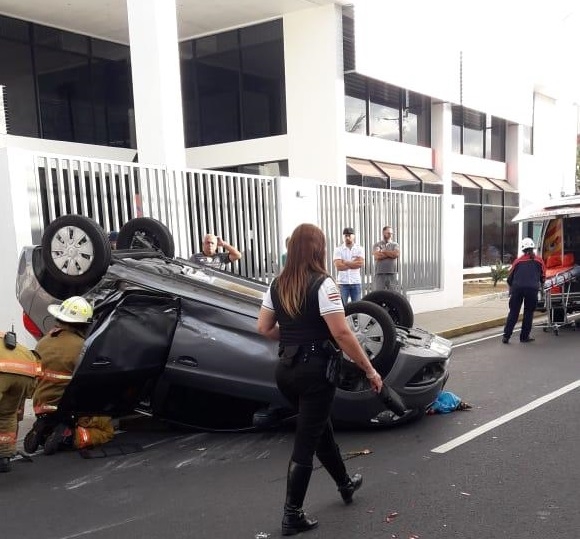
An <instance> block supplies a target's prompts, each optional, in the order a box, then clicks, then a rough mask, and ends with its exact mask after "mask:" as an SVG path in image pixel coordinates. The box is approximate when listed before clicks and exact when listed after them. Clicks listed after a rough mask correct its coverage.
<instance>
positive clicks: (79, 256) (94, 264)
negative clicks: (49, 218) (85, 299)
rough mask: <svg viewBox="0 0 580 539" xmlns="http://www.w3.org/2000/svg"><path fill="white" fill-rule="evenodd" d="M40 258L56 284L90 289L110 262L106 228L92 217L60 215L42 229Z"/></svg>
mask: <svg viewBox="0 0 580 539" xmlns="http://www.w3.org/2000/svg"><path fill="white" fill-rule="evenodd" d="M42 260H43V262H44V266H45V268H46V271H47V272H48V273H49V274H50V276H51V277H52V278H53V279H54V280H55V281H56V282H57V283H59V284H62V285H65V286H68V287H81V288H82V287H86V288H90V287H92V286H94V285H95V284H97V283H98V282H99V281H100V280H101V278H102V276H103V275H104V274H105V272H106V271H107V268H108V267H109V264H110V263H111V245H110V243H109V239H108V238H107V235H106V234H105V231H104V230H103V229H102V228H101V227H100V225H99V224H98V223H96V222H95V221H93V220H92V219H90V218H88V217H84V216H82V215H63V216H61V217H57V218H56V219H55V220H54V221H53V222H52V223H50V225H48V226H47V227H46V229H45V230H44V233H43V235H42Z"/></svg>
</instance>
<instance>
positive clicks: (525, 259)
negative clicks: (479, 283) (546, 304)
mask: <svg viewBox="0 0 580 539" xmlns="http://www.w3.org/2000/svg"><path fill="white" fill-rule="evenodd" d="M534 247H535V245H534V240H532V238H524V239H523V240H522V251H523V253H524V254H523V255H522V256H520V257H519V258H516V259H515V260H514V262H513V264H512V267H511V270H510V273H509V275H508V278H507V284H508V285H509V287H510V302H509V308H510V312H509V314H508V317H507V320H506V322H505V327H504V329H503V337H502V340H501V342H503V343H504V344H508V343H509V340H510V337H511V336H512V332H513V330H514V326H515V325H516V322H517V321H518V317H519V316H520V309H521V307H522V303H523V304H524V316H523V319H522V331H521V332H520V342H524V343H525V342H532V341H533V340H535V339H534V338H533V337H530V331H531V330H532V322H533V319H534V310H535V309H536V305H537V304H538V291H539V290H540V286H542V284H543V282H544V280H545V277H546V269H545V267H544V261H543V260H542V258H541V257H539V256H536V255H535V254H534Z"/></svg>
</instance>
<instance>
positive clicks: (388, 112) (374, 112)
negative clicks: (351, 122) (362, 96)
mask: <svg viewBox="0 0 580 539" xmlns="http://www.w3.org/2000/svg"><path fill="white" fill-rule="evenodd" d="M369 101H370V126H369V128H370V133H369V134H370V135H371V136H372V137H379V138H383V139H386V140H394V141H400V139H401V137H400V122H401V112H402V110H401V89H400V88H398V87H396V86H392V85H390V84H384V83H381V82H375V81H369Z"/></svg>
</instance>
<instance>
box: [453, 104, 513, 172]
mask: <svg viewBox="0 0 580 539" xmlns="http://www.w3.org/2000/svg"><path fill="white" fill-rule="evenodd" d="M451 111H452V115H451V116H452V149H453V151H454V152H456V153H462V154H465V155H471V156H473V157H481V158H485V159H493V160H495V161H502V162H505V141H506V121H505V120H502V119H501V118H496V117H495V116H491V115H489V114H484V113H483V112H478V111H476V110H471V109H467V108H465V107H461V106H460V105H453V107H452V109H451Z"/></svg>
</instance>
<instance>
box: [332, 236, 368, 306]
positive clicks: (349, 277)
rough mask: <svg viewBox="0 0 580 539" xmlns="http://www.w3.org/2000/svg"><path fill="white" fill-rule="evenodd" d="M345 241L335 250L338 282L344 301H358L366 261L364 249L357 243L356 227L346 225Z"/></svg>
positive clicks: (345, 302) (334, 257)
mask: <svg viewBox="0 0 580 539" xmlns="http://www.w3.org/2000/svg"><path fill="white" fill-rule="evenodd" d="M342 235H343V236H344V243H343V244H342V245H339V246H338V247H337V248H336V249H335V250H334V256H333V257H332V258H333V261H334V267H335V268H336V269H337V270H338V277H337V279H336V282H337V284H338V287H339V289H340V295H341V297H342V302H343V303H344V304H345V305H346V304H347V303H348V301H349V300H350V301H358V300H359V299H360V298H361V293H362V284H361V282H362V281H361V271H360V269H361V268H362V267H363V265H364V263H365V254H364V249H363V247H362V246H361V245H357V244H356V243H355V241H354V240H355V235H354V229H353V228H351V227H346V228H345V229H344V230H343V231H342Z"/></svg>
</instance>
